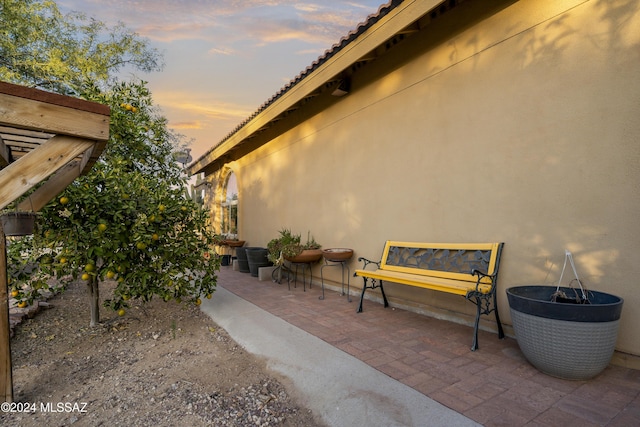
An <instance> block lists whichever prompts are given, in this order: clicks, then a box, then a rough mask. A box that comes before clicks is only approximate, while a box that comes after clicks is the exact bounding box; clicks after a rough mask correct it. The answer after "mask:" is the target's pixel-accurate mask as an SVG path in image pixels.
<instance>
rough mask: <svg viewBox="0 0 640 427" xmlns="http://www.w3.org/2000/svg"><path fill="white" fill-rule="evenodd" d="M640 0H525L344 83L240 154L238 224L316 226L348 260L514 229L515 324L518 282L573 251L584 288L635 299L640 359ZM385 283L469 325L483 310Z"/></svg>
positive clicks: (401, 299) (551, 269) (628, 301)
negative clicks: (387, 247) (317, 107)
mask: <svg viewBox="0 0 640 427" xmlns="http://www.w3.org/2000/svg"><path fill="white" fill-rule="evenodd" d="M638 9H639V6H638V3H637V2H628V3H627V4H626V5H623V4H622V3H620V2H600V1H595V0H592V1H586V2H583V1H566V2H561V1H548V2H540V1H520V2H517V3H515V4H514V5H512V6H510V7H508V8H507V9H505V10H503V11H501V12H499V13H498V14H496V15H494V16H492V17H491V18H489V19H488V20H485V21H483V22H482V23H479V24H477V25H474V26H473V27H471V28H469V29H466V30H465V31H463V32H461V33H458V34H456V35H454V36H452V37H450V38H448V39H445V40H444V42H443V43H441V44H439V45H438V46H436V47H430V43H431V42H430V40H431V39H430V37H428V36H423V35H418V36H415V38H414V39H410V40H408V41H407V42H406V43H411V44H413V45H414V46H415V47H414V48H412V49H413V51H416V52H417V55H416V57H415V58H414V59H413V60H412V61H410V62H407V63H404V64H403V65H401V66H399V67H396V66H391V65H390V64H388V66H387V68H386V69H385V68H384V67H381V66H380V65H378V66H377V68H373V70H374V71H375V72H382V73H383V75H380V76H379V79H377V80H376V81H373V82H370V83H366V84H365V83H362V82H367V79H366V78H363V79H362V80H361V82H360V84H359V82H358V80H357V76H356V77H354V84H353V91H352V92H351V93H350V94H349V95H348V96H346V97H344V98H340V99H336V103H335V104H334V105H333V106H332V107H330V108H329V109H327V110H325V111H323V112H322V113H320V114H318V115H316V116H314V117H313V118H312V119H310V120H307V121H306V122H304V123H303V124H301V125H299V126H296V127H295V128H293V129H291V130H290V131H288V132H287V133H285V134H283V135H281V136H280V137H278V138H277V139H275V140H273V141H272V142H270V143H269V144H266V145H265V146H263V147H261V148H260V149H258V150H256V151H255V152H253V153H251V154H249V155H247V156H245V157H244V158H242V159H240V160H239V161H237V162H234V163H232V164H230V165H228V166H230V167H231V168H232V169H233V170H234V172H235V173H236V174H237V178H238V186H239V195H240V214H239V220H240V224H239V233H240V237H241V238H242V239H245V240H247V241H248V244H250V245H261V246H265V245H266V244H267V242H268V241H269V240H270V239H271V238H273V237H275V236H276V235H277V232H278V230H279V229H281V228H283V227H286V228H291V229H292V230H294V231H296V232H300V233H301V234H302V235H303V237H306V233H307V230H309V231H311V233H312V234H313V235H314V237H315V238H316V240H318V241H319V242H320V243H321V244H322V245H323V246H324V247H350V248H353V249H354V250H355V252H356V255H355V257H354V261H353V263H352V268H355V267H356V266H357V265H358V263H357V262H356V261H355V258H357V257H358V256H365V257H368V258H374V259H378V258H379V256H380V252H381V250H382V247H383V244H384V241H385V240H387V239H394V240H408V241H425V242H494V241H503V242H505V248H504V252H503V258H502V264H501V272H500V280H499V287H500V290H499V294H498V295H499V303H500V310H501V316H502V317H503V320H504V322H505V323H507V324H508V323H510V317H509V309H508V304H507V300H506V295H505V293H504V290H505V289H506V288H507V287H510V286H515V285H522V284H542V283H554V282H555V281H557V279H558V276H559V271H560V268H561V267H562V262H563V259H564V258H563V257H564V250H565V249H569V250H571V251H572V252H573V254H574V258H575V260H576V262H577V268H578V272H579V273H580V274H581V276H582V277H581V278H583V279H584V281H585V283H586V284H587V285H588V286H590V287H592V288H593V289H597V290H601V291H604V292H609V293H613V294H616V295H619V296H622V297H623V298H624V299H625V306H624V309H623V314H622V321H621V328H620V333H619V339H618V346H617V349H618V350H619V351H622V352H625V353H631V354H634V355H640V328H638V327H637V325H638V324H640V311H639V310H635V307H636V306H638V304H640V292H638V281H639V275H640V269H639V268H638V259H640V244H639V237H640V232H639V230H640V227H639V225H638V221H639V220H638V218H640V197H639V195H640V191H639V187H640V170H639V169H640V83H639V81H638V70H640V11H639V10H638ZM371 72H373V71H371ZM363 76H364V77H366V74H363ZM369 77H371V76H369ZM316 273H317V272H316ZM338 273H339V272H338ZM329 274H331V273H329ZM336 274H337V273H336ZM315 275H317V274H315ZM336 279H337V277H336ZM354 285H355V286H360V285H361V283H360V282H359V281H357V280H355V279H352V286H354ZM385 289H386V290H387V294H388V296H390V297H391V299H392V300H393V301H395V302H398V303H402V304H406V305H409V306H415V307H418V308H424V307H425V306H434V307H436V310H435V311H436V312H438V313H439V315H443V316H447V315H450V314H451V312H454V313H463V314H462V315H458V317H459V319H458V320H460V319H462V321H465V322H466V321H467V320H468V318H467V317H466V316H467V315H468V314H470V313H472V311H473V307H474V306H473V305H472V304H469V303H467V302H466V301H464V299H461V298H460V297H455V296H450V295H445V294H441V293H437V292H431V291H426V290H418V289H413V288H409V287H405V286H398V285H392V284H389V285H388V286H385ZM354 310H355V306H354ZM365 310H366V305H365ZM485 326H488V327H492V325H491V323H486V324H485Z"/></svg>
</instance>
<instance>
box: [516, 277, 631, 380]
mask: <svg viewBox="0 0 640 427" xmlns="http://www.w3.org/2000/svg"><path fill="white" fill-rule="evenodd" d="M556 289H557V287H556V286H518V287H513V288H509V289H507V297H508V299H509V308H510V310H511V320H512V321H513V329H514V332H515V335H516V339H517V340H518V345H519V346H520V349H521V350H522V353H523V354H524V356H525V357H526V358H527V360H528V361H529V362H530V363H531V364H532V365H533V366H535V367H536V368H537V369H538V370H540V371H542V372H544V373H546V374H548V375H552V376H554V377H559V378H564V379H571V380H586V379H589V378H593V377H595V376H596V375H598V374H599V373H600V372H602V371H603V370H604V369H605V368H606V367H607V366H608V365H609V362H610V361H611V356H612V355H613V351H614V350H615V345H616V340H617V338H618V326H619V322H620V315H621V313H622V303H623V300H622V298H619V297H617V296H614V295H610V294H606V293H603V292H598V291H589V300H590V302H591V303H590V304H570V303H558V302H551V295H552V294H553V293H554V292H555V291H556ZM560 289H562V290H564V291H565V292H566V293H567V294H571V293H573V290H571V289H568V288H560Z"/></svg>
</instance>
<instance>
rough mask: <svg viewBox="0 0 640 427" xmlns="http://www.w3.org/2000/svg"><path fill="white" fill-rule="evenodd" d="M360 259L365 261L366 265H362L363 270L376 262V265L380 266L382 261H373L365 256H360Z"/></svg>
mask: <svg viewBox="0 0 640 427" xmlns="http://www.w3.org/2000/svg"><path fill="white" fill-rule="evenodd" d="M358 261H360V262H364V265H363V266H362V269H363V270H364V269H366V268H367V266H368V265H369V264H374V265H375V266H377V267H378V268H380V262H381V261H371V260H370V259H367V258H364V257H359V258H358Z"/></svg>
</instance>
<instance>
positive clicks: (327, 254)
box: [318, 248, 353, 302]
mask: <svg viewBox="0 0 640 427" xmlns="http://www.w3.org/2000/svg"><path fill="white" fill-rule="evenodd" d="M322 254H323V256H324V265H323V266H322V267H320V280H321V282H322V295H321V296H319V297H318V299H321V300H323V299H324V275H323V274H322V272H323V270H324V268H325V267H340V272H341V273H342V274H341V276H340V277H341V285H342V288H341V293H340V295H344V270H345V268H346V269H347V301H349V302H351V294H350V292H349V285H350V279H349V276H350V275H351V270H350V269H349V266H348V265H347V262H348V261H349V260H350V259H351V257H352V256H353V250H352V249H346V248H335V249H325V250H323V251H322Z"/></svg>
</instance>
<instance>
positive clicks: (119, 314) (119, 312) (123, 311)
mask: <svg viewBox="0 0 640 427" xmlns="http://www.w3.org/2000/svg"><path fill="white" fill-rule="evenodd" d="M126 313H127V311H126V310H125V309H124V308H121V309H120V310H118V316H120V317H122V316H124V315H125V314H126Z"/></svg>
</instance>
